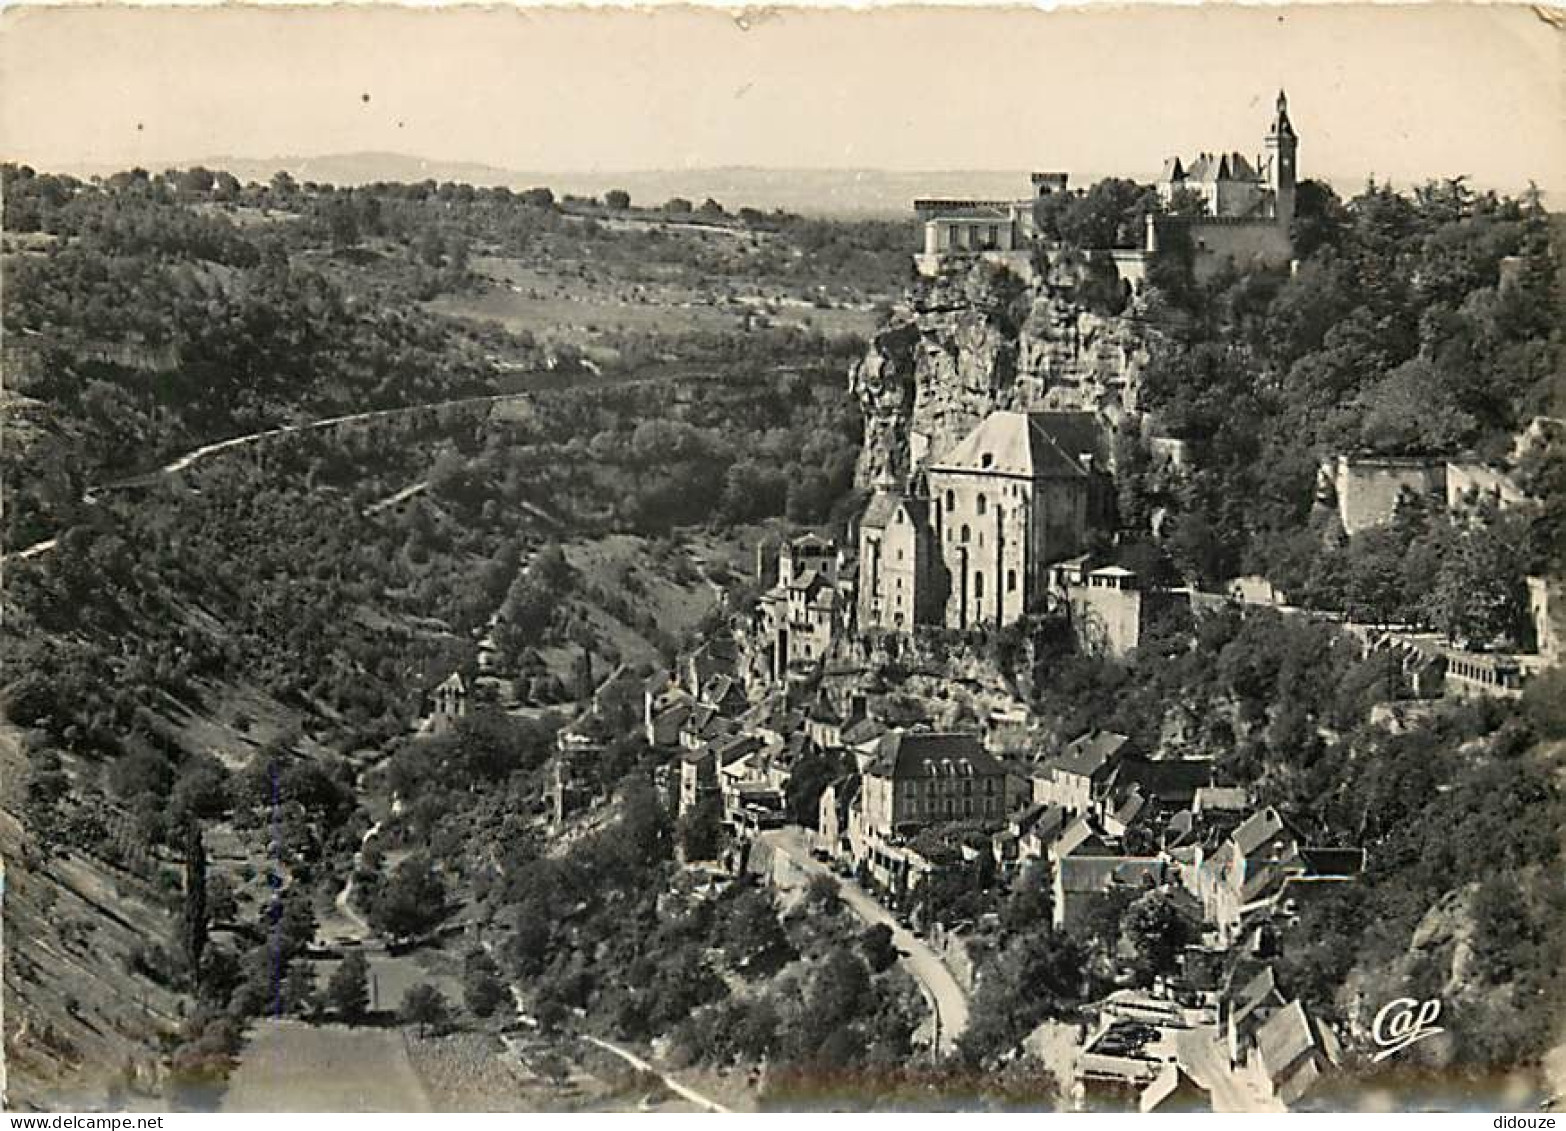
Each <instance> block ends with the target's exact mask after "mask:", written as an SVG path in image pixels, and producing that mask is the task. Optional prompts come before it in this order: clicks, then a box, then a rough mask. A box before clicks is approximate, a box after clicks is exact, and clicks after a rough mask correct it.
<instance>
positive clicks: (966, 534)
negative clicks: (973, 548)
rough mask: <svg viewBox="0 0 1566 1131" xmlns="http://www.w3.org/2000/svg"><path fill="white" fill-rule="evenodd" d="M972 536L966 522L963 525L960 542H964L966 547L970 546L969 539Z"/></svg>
mask: <svg viewBox="0 0 1566 1131" xmlns="http://www.w3.org/2000/svg"><path fill="white" fill-rule="evenodd" d="M970 534H971V531H969V529H968V524H967V523H966V522H965V523H963V524H962V537H961V539H959V540H960V541H961V542H962V544H963V545H964V546H966V545H967V544H968V537H969V535H970Z"/></svg>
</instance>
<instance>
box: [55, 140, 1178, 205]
mask: <svg viewBox="0 0 1566 1131" xmlns="http://www.w3.org/2000/svg"><path fill="white" fill-rule="evenodd" d="M170 164H171V165H174V166H176V167H179V168H185V167H188V166H191V165H205V166H206V167H207V168H209V169H226V170H227V171H229V172H230V173H233V174H234V175H235V176H236V177H238V178H239V179H240V180H242V181H266V180H268V179H270V178H271V176H272V174H273V173H275V172H277V171H278V170H279V169H285V170H287V171H288V173H289V174H290V175H291V176H293V177H294V178H295V179H297V180H301V181H305V180H308V181H322V182H326V183H329V184H335V185H359V184H367V183H370V182H372V181H408V182H417V181H423V180H431V179H433V180H436V181H457V182H459V183H466V184H471V185H483V186H488V185H505V186H506V187H508V188H513V189H524V188H531V187H533V186H536V185H547V186H548V187H549V188H551V189H553V190H554V192H555V194H556V195H561V194H564V193H571V194H574V195H578V196H601V195H603V193H605V192H607V191H608V190H609V189H616V188H618V189H624V190H625V191H626V192H628V193H630V194H631V200H632V202H633V203H637V204H645V205H652V204H662V203H663V202H664V201H666V200H668V199H669V198H670V197H675V196H682V197H685V198H687V199H689V200H691V201H693V202H694V203H696V204H700V203H701V202H702V201H703V200H705V199H706V198H707V197H709V196H710V197H712V198H713V199H715V200H717V201H719V202H720V203H722V204H723V205H724V206H725V207H728V208H741V207H750V208H759V209H762V210H764V211H771V210H772V209H774V208H781V209H783V210H785V211H788V212H797V213H800V214H801V215H807V216H862V217H871V216H880V217H906V216H907V215H909V212H910V207H911V205H912V203H913V200H914V198H915V197H919V196H967V197H982V198H991V197H994V198H1000V199H1011V198H1017V197H1023V196H1027V195H1028V193H1029V191H1030V186H1029V182H1028V171H1027V170H1026V169H1017V170H1005V169H968V170H963V169H946V170H940V171H912V172H894V171H888V170H885V169H762V168H753V167H740V166H731V167H718V168H709V169H644V170H636V171H622V172H606V173H583V172H576V173H561V172H528V171H522V170H516V169H502V168H499V167H497V166H494V165H485V164H482V163H478V162H467V161H433V160H427V159H425V158H420V157H410V156H407V155H404V154H400V153H340V154H328V155H325V156H320V157H270V158H262V159H256V158H249V157H200V158H194V159H191V160H188V161H179V162H171V163H170ZM120 168H121V166H115V167H112V168H111V167H89V166H79V167H75V168H68V169H65V170H63V171H64V172H70V173H74V174H76V175H78V176H94V175H107V174H109V173H113V172H117V171H118V170H119V169H120ZM1145 176H1147V177H1148V178H1149V179H1150V178H1151V174H1150V173H1149V174H1145ZM1097 179H1098V175H1096V174H1083V175H1082V176H1078V177H1074V178H1073V180H1075V181H1078V182H1079V183H1082V184H1091V183H1092V182H1093V181H1094V180H1097Z"/></svg>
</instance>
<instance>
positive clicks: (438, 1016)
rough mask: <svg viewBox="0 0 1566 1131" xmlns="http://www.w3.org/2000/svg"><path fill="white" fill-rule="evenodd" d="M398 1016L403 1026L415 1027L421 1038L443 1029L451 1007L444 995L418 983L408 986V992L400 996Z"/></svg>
mask: <svg viewBox="0 0 1566 1131" xmlns="http://www.w3.org/2000/svg"><path fill="white" fill-rule="evenodd" d="M398 1014H399V1016H400V1017H401V1018H402V1020H403V1023H404V1024H409V1025H417V1026H418V1027H419V1036H421V1037H423V1036H427V1035H428V1034H429V1033H431V1032H439V1031H441V1030H442V1029H444V1028H445V1026H446V1025H447V1023H448V1021H449V1020H450V1017H451V1007H450V1006H449V1005H448V1004H447V1002H446V996H445V995H444V994H442V993H441V992H440V991H439V990H437V989H436V988H435V987H434V986H432V985H430V984H429V983H428V982H420V983H419V984H418V985H415V986H409V987H408V992H407V993H405V994H403V995H402V1008H401V1009H400V1010H398Z"/></svg>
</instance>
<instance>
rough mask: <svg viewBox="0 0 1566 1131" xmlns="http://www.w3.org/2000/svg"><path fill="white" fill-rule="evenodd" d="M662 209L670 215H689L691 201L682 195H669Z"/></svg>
mask: <svg viewBox="0 0 1566 1131" xmlns="http://www.w3.org/2000/svg"><path fill="white" fill-rule="evenodd" d="M663 210H664V211H665V212H667V213H669V214H670V215H671V216H684V215H689V214H690V211H691V202H690V201H688V200H686V199H685V198H684V197H683V196H675V197H670V198H669V200H668V201H666V202H665V203H664V206H663Z"/></svg>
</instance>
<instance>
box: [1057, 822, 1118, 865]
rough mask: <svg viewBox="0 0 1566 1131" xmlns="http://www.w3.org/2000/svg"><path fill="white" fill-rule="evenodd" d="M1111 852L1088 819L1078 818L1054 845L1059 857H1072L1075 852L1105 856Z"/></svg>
mask: <svg viewBox="0 0 1566 1131" xmlns="http://www.w3.org/2000/svg"><path fill="white" fill-rule="evenodd" d="M1108 850H1109V846H1108V844H1107V843H1106V842H1105V840H1104V838H1103V836H1102V835H1100V833H1099V831H1098V829H1096V828H1094V827H1093V823H1092V822H1091V821H1089V820H1088V819H1087V818H1086V817H1078V818H1077V819H1076V820H1075V821H1074V822H1072V823H1071V824H1070V825H1069V826H1067V827H1066V829H1065V830H1064V831H1063V832H1062V833H1061V834H1060V837H1059V839H1058V840H1056V841H1055V843H1054V845H1053V851H1054V853H1055V855H1056V856H1057V857H1066V856H1070V855H1071V854H1072V853H1074V852H1083V853H1097V854H1099V855H1102V854H1104V853H1105V852H1107V851H1108Z"/></svg>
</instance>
